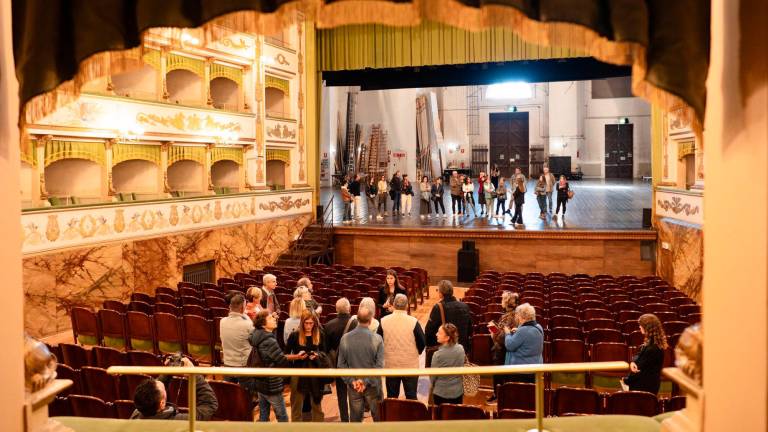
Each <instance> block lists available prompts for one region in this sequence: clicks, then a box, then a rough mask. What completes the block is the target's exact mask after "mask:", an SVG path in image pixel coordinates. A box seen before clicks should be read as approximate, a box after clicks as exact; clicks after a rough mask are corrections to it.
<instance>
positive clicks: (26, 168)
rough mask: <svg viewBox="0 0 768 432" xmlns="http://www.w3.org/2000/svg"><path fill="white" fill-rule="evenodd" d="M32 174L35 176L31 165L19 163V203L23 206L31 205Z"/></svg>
mask: <svg viewBox="0 0 768 432" xmlns="http://www.w3.org/2000/svg"><path fill="white" fill-rule="evenodd" d="M34 174H35V167H33V166H32V165H30V164H28V163H26V162H22V163H21V178H20V181H21V185H20V186H21V187H20V189H21V202H22V203H23V204H31V203H32V179H33V178H34ZM22 207H23V205H22Z"/></svg>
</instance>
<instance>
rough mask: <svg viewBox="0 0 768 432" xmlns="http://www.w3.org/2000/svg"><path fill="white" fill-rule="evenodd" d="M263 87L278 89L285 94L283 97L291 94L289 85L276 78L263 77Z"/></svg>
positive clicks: (284, 80) (285, 81)
mask: <svg viewBox="0 0 768 432" xmlns="http://www.w3.org/2000/svg"><path fill="white" fill-rule="evenodd" d="M264 87H272V88H275V89H278V90H280V91H282V92H283V94H285V96H286V97H287V96H289V95H290V94H291V83H290V81H288V80H287V79H283V78H278V77H276V76H272V75H265V76H264Z"/></svg>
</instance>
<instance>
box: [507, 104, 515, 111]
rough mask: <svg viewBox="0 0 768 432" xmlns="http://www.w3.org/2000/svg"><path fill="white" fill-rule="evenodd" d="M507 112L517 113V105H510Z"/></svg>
mask: <svg viewBox="0 0 768 432" xmlns="http://www.w3.org/2000/svg"><path fill="white" fill-rule="evenodd" d="M507 111H509V112H517V106H515V105H509V106H508V107H507Z"/></svg>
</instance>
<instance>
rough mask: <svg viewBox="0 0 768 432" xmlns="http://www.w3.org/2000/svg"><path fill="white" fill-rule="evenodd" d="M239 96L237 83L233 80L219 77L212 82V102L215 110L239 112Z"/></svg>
mask: <svg viewBox="0 0 768 432" xmlns="http://www.w3.org/2000/svg"><path fill="white" fill-rule="evenodd" d="M238 94H239V92H238V86H237V83H236V82H234V81H232V80H231V79H229V78H224V77H219V78H214V79H213V80H211V100H213V107H214V108H218V109H225V110H229V111H237V110H238V108H239V106H238V105H239V104H238V103H237V100H238Z"/></svg>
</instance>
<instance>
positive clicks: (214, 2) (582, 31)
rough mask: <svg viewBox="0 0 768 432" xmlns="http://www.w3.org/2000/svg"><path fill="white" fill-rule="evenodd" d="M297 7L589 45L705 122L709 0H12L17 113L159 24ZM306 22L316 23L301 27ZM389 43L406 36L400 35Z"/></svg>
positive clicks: (115, 61) (52, 100) (252, 18)
mask: <svg viewBox="0 0 768 432" xmlns="http://www.w3.org/2000/svg"><path fill="white" fill-rule="evenodd" d="M299 13H300V14H301V16H302V17H304V19H306V21H307V22H308V23H309V25H310V26H312V25H316V26H317V28H333V27H340V26H348V25H359V24H368V23H374V24H382V25H388V26H400V27H402V26H417V25H419V24H420V23H422V22H425V21H434V22H439V23H442V24H445V25H448V26H452V27H457V28H461V29H464V30H470V31H483V30H486V29H495V28H506V29H509V30H511V31H512V32H514V33H515V34H516V35H517V36H519V37H520V38H521V40H525V41H526V42H527V43H532V44H537V45H540V46H549V47H563V48H566V49H568V50H573V51H574V52H580V51H583V52H584V53H585V54H586V55H588V56H592V57H595V58H596V59H598V60H601V61H603V62H607V63H612V64H616V65H629V66H632V91H633V93H634V94H635V95H637V96H640V97H643V98H645V99H646V100H648V101H650V102H652V103H654V104H656V105H658V106H660V107H662V108H664V109H665V110H667V111H671V110H672V109H674V108H675V107H677V106H684V109H683V110H682V112H681V114H682V116H683V119H684V120H686V121H687V120H691V121H692V125H693V127H694V129H695V130H696V131H697V132H700V131H701V125H702V124H703V120H704V112H705V111H706V78H707V72H708V68H709V44H710V4H709V2H706V1H704V2H702V1H701V0H675V1H671V2H658V1H657V2H626V1H625V2H617V1H605V0H581V1H574V2H563V1H555V0H542V1H536V2H523V1H520V0H493V1H490V0H378V1H370V0H344V1H339V0H293V1H291V0H285V1H280V2H271V1H270V2H267V1H258V2H257V1H248V2H235V1H225V0H178V1H175V2H170V3H168V4H163V5H162V7H158V6H157V4H155V3H154V2H145V1H140V2H137V1H135V0H113V1H109V2H52V1H49V0H25V1H16V2H14V4H13V17H12V19H13V22H12V26H11V27H12V32H13V47H14V53H13V55H14V59H15V65H16V76H17V78H18V81H19V95H20V100H21V107H22V109H23V115H22V116H21V118H22V119H24V120H26V121H32V122H34V121H36V120H38V119H40V118H43V117H45V116H46V115H48V114H50V113H52V112H53V111H54V110H55V109H56V108H58V107H61V106H63V105H64V104H66V103H68V102H71V101H72V100H74V98H75V97H77V95H78V94H79V91H80V88H81V86H82V85H83V84H84V83H86V82H89V81H92V80H94V79H97V78H102V77H104V76H105V75H106V74H108V73H113V74H114V73H119V72H122V71H124V70H127V69H129V68H131V67H133V66H132V63H135V62H128V61H127V60H128V56H127V55H125V53H126V51H125V50H130V49H138V47H139V46H140V45H141V44H142V42H144V39H145V38H146V35H147V34H148V33H151V31H150V29H152V28H164V29H167V30H164V31H165V32H166V34H167V35H168V36H169V38H170V41H171V43H172V44H173V45H174V46H181V40H182V31H181V29H183V28H195V27H199V28H200V30H199V31H198V33H199V35H200V40H201V44H202V45H205V44H208V43H210V42H212V41H216V40H220V39H221V38H223V37H225V36H229V35H231V34H233V33H236V32H251V33H259V34H271V33H274V32H276V31H278V30H280V29H282V28H283V27H284V26H285V24H286V23H288V22H292V21H293V19H294V17H295V16H296V15H297V14H299ZM41 17H43V18H44V20H43V21H40V19H41ZM71 29H79V31H76V32H73V31H71ZM493 31H495V30H493ZM493 31H491V30H489V33H488V34H492V32H493ZM311 32H313V29H312V28H311V27H310V28H309V29H308V31H307V32H306V34H307V35H308V36H309V35H310V33H311ZM451 32H453V31H451ZM502 32H503V30H502ZM481 34H482V33H481ZM456 35H457V36H456V38H457V39H458V43H461V40H462V39H461V38H462V37H465V39H464V40H465V41H467V42H464V43H470V42H469V41H475V39H473V38H475V37H479V38H480V40H481V41H482V38H483V37H484V36H471V35H467V36H458V35H459V33H456ZM366 37H367V36H366ZM445 37H447V36H445ZM453 37H454V36H451V41H452V44H453V40H454V39H453ZM390 41H391V43H392V44H395V45H397V44H398V43H399V44H403V43H406V40H403V38H399V37H398V36H396V35H393V36H391V37H390ZM412 43H415V44H416V45H419V46H420V47H422V48H419V50H420V52H421V54H420V56H421V57H422V60H421V61H424V60H423V58H424V57H425V56H427V57H428V56H430V55H431V54H429V53H425V52H423V50H424V48H423V46H424V42H418V41H417V42H412ZM472 43H474V42H472ZM72 47H76V48H77V49H72ZM121 49H122V50H124V51H121ZM310 49H312V48H311V47H310ZM338 49H339V50H340V51H343V50H344V49H343V48H342V47H339V48H338ZM399 49H400V50H403V49H402V48H399ZM488 49H490V50H491V51H493V52H495V51H496V50H498V49H500V48H498V46H497V45H492V48H487V47H483V46H482V42H481V47H480V48H479V50H480V52H482V51H484V50H488ZM503 49H504V51H506V49H507V48H506V45H504V48H503ZM531 49H533V48H531ZM537 49H538V48H537ZM391 51H394V52H398V48H393V49H391ZM449 51H450V52H453V49H451V50H449ZM472 51H474V48H473V49H467V50H466V52H472ZM513 51H514V50H513ZM524 51H525V52H527V51H528V48H526V49H525V50H524ZM110 52H111V54H110ZM485 55H487V54H484V56H485ZM526 55H528V54H526ZM403 56H404V54H403ZM169 57H174V56H173V55H171V56H169ZM313 57H314V56H307V57H306V59H311V58H313ZM417 57H418V56H417ZM443 57H446V56H445V55H443ZM448 57H450V56H448ZM403 58H404V57H403ZM110 59H111V60H112V61H111V62H110ZM175 61H178V62H179V63H174V62H175ZM401 61H402V59H401ZM202 63H203V62H202V61H200V60H197V61H195V60H193V59H173V58H172V59H170V64H171V65H170V67H169V70H173V68H175V67H178V66H179V65H182V64H183V65H186V66H187V67H188V68H189V69H190V70H193V71H196V73H198V74H199V75H200V76H202V75H203V74H202V73H201V72H200V71H201V70H202V66H201V64H202ZM107 65H109V66H110V67H106V66H107ZM310 66H311V67H313V68H314V66H315V65H310ZM52 90H60V91H59V92H53V91H52Z"/></svg>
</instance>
